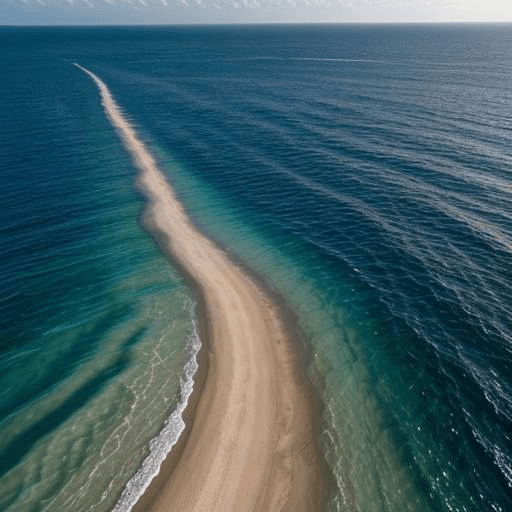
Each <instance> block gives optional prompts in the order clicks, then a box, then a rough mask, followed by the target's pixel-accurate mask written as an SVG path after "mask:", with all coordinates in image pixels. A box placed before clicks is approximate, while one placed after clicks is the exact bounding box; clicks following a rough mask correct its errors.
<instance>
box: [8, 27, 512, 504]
mask: <svg viewBox="0 0 512 512" xmlns="http://www.w3.org/2000/svg"><path fill="white" fill-rule="evenodd" d="M74 62H76V63H78V64H80V65H82V66H84V67H85V68H87V69H89V70H91V71H92V72H93V73H95V74H97V75H98V76H99V77H100V78H101V79H102V80H104V81H105V83H106V84H107V85H108V87H109V88H110V91H111V92H112V95H113V97H114V99H115V100H116V102H117V103H118V104H119V106H120V108H121V109H122V110H123V112H124V115H125V116H126V117H127V119H129V120H130V122H131V123H132V124H133V126H134V127H135V128H136V130H137V132H138V134H139V135H140V137H141V138H142V140H144V142H145V143H146V145H147V146H148V148H149V149H150V151H151V152H152V153H153V154H154V155H155V156H156V158H157V159H158V162H159V165H160V168H161V169H162V170H163V171H164V172H165V173H166V174H167V176H168V178H169V181H170V182H171V184H172V185H173V187H174V188H175V190H176V191H177V194H178V196H179V197H180V199H181V201H182V202H183V204H184V205H185V207H186V209H187V211H188V212H189V214H190V215H191V217H192V218H193V220H194V222H195V223H196V224H197V226H198V227H199V228H200V229H201V230H202V231H203V232H205V233H206V234H208V235H209V236H211V237H212V238H213V239H215V240H217V241H218V242H219V243H220V244H221V245H222V246H223V247H226V248H228V249H229V250H230V251H231V252H232V253H233V254H234V255H235V256H236V257H237V258H238V259H240V260H241V261H242V262H244V264H245V265H246V266H247V267H248V268H250V269H252V270H253V271H254V272H256V273H257V274H258V275H260V276H261V277H262V278H263V279H264V280H265V281H266V282H267V283H269V286H272V287H273V289H275V290H276V291H278V292H279V293H280V294H281V296H282V297H284V299H285V300H286V302H287V304H288V305H289V306H290V307H291V308H292V309H293V310H294V311H295V312H296V313H297V314H298V317H299V318H300V327H301V329H302V331H303V333H304V336H305V339H306V342H307V344H308V346H309V348H310V357H309V358H308V365H309V366H308V373H309V375H310V378H311V380H312V381H313V383H314V385H315V387H316V388H317V390H318V392H319V396H321V397H322V399H323V403H324V406H325V408H324V420H325V426H324V427H325V430H324V432H323V434H322V436H321V439H320V442H321V445H322V449H323V450H324V452H325V456H326V459H327V461H328V463H329V465H330V467H331V469H332V472H333V474H334V477H335V481H336V489H335V492H334V493H333V496H332V499H331V502H330V507H329V510H330V511H331V512H333V511H359V512H385V511H387V512H405V511H414V512H427V511H428V512H454V511H458V512H462V511H465V512H473V511H475V512H477V511H494V512H497V511H500V512H507V511H510V510H512V25H506V24H503V25H499V24H496V25H416V26H413V25H372V26H371V25H368V26H366V25H338V26H336V25H325V26H320V25H309V26H308V25H304V26H277V25H276V26H263V25H262V26H231V27H228V26H217V27H206V26H203V27H158V28H157V27H152V28H150V27H137V28H128V27H117V28H6V27H3V28H0V112H1V116H0V186H1V203H0V205H1V206H0V208H1V215H0V510H2V511H5V512H22V511H23V512H39V511H50V512H60V511H63V512H67V511H73V512H82V511H94V512H102V511H109V510H112V509H113V508H114V507H115V508H116V510H117V511H119V512H126V511H127V510H128V509H129V506H130V501H129V497H127V493H126V492H125V493H124V494H121V493H122V491H123V489H124V488H125V486H126V484H127V482H130V484H129V487H130V488H132V489H133V488H137V486H136V485H135V484H137V485H138V484H140V482H141V481H142V482H144V481H145V480H147V479H148V478H150V476H148V475H149V474H150V473H151V471H149V472H148V471H146V472H144V471H142V470H140V469H139V468H141V467H143V468H144V467H145V468H146V469H147V468H148V467H150V468H153V470H152V471H153V473H154V472H155V471H157V469H158V464H159V461H160V460H161V459H162V458H163V457H164V456H165V455H166V453H167V452H168V451H169V449H170V445H171V444H172V442H170V439H171V438H173V436H174V437H176V435H178V434H179V432H180V431H181V430H182V428H183V424H182V421H181V416H180V411H181V410H182V408H183V407H184V405H185V404H186V400H187V396H188V393H189V392H190V389H191V386H192V385H193V376H194V372H195V371H196V359H195V358H196V354H197V351H198V349H199V347H200V340H199V338H198V335H197V329H196V311H195V305H196V302H195V300H196V299H195V296H194V294H193V292H192V290H191V289H190V288H189V287H188V286H187V284H186V282H185V281H184V280H183V279H182V277H181V276H180V275H179V274H178V272H177V271H176V270H175V269H174V268H173V267H172V265H171V264H170V263H169V262H168V261H167V260H166V259H165V257H164V256H163V255H162V254H161V253H160V252H159V250H158V248H157V246H156V244H155V243H154V241H153V240H152V238H151V236H150V234H148V233H147V232H146V231H145V230H144V226H143V222H142V218H141V213H142V211H143V207H144V204H143V201H142V198H141V196H140V194H139V192H138V191H137V188H136V182H135V177H136V170H135V167H134V164H133V163H132V161H131V159H130V156H129V154H128V153H127V151H126V150H125V149H124V147H123V145H122V143H121V141H120V139H119V137H118V135H117V133H116V132H115V130H114V129H113V128H112V126H111V125H110V123H109V120H108V119H107V117H106V116H105V113H104V111H103V107H102V105H101V101H100V97H99V94H98V90H97V87H96V85H95V84H94V82H93V81H92V80H91V79H90V78H89V77H88V76H87V75H86V74H85V73H83V72H82V71H81V70H80V69H78V68H77V67H76V66H74V65H73V63H74ZM144 461H145V462H144ZM143 463H144V465H143ZM155 468H156V469H155ZM128 494H129V493H128ZM132 494H133V493H132Z"/></svg>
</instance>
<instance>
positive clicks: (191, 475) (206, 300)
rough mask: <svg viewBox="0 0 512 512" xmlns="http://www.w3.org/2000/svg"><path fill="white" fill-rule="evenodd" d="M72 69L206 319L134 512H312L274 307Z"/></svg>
mask: <svg viewBox="0 0 512 512" xmlns="http://www.w3.org/2000/svg"><path fill="white" fill-rule="evenodd" d="M77 66H78V65H77ZM78 67H80V69H82V70H83V71H84V72H86V73H87V74H89V76H91V78H93V80H94V81H95V82H96V84H97V85H98V87H99V89H100V91H101V96H102V102H103V105H104V107H105V110H106V112H107V114H108V116H109V118H110V120H111V122H112V124H113V125H114V126H115V127H116V128H117V130H118V131H119V133H120V135H121V137H122V139H123V141H124V143H125V145H126V147H127V149H128V150H129V151H130V152H131V153H132V155H133V157H134V159H135V163H136V165H137V167H138V168H139V169H140V177H139V184H140V186H141V188H142V189H143V190H144V191H145V194H146V195H147V198H148V200H149V216H150V221H151V224H152V228H153V229H154V230H156V231H157V232H158V233H159V240H160V243H161V245H162V246H163V249H164V250H165V251H166V252H167V253H168V254H171V255H172V257H173V259H174V261H176V262H177V263H178V264H179V265H180V266H181V268H182V269H183V271H184V272H185V273H186V274H187V276H188V277H189V279H191V280H192V281H193V282H194V283H195V285H196V287H197V289H198V290H199V291H200V294H201V298H202V302H203V307H204V309H205V314H206V326H207V329H206V331H205V333H206V334H207V336H208V338H209V344H208V345H207V350H208V352H207V353H204V354H203V355H202V359H203V362H202V371H203V374H202V375H201V378H202V379H203V381H202V383H201V386H200V389H201V392H200V393H198V394H197V396H195V399H194V403H192V404H190V407H191V408H193V412H194V414H193V418H192V417H191V415H190V414H189V418H188V420H189V427H188V430H187V432H186V433H185V435H183V438H182V440H181V444H180V446H178V447H176V450H174V449H173V452H174V453H171V455H170V458H169V462H168V464H167V466H166V467H165V470H164V471H161V475H160V477H159V478H158V479H157V481H156V482H155V483H154V484H153V485H152V486H151V487H150V489H149V490H148V491H147V492H146V494H145V495H144V496H143V498H142V500H140V502H139V505H138V507H137V508H138V509H140V510H150V511H155V512H156V511H171V510H172V511H208V512H210V511H219V512H230V511H236V512H243V511H265V512H270V511H293V512H300V511H306V510H307V511H315V512H317V511H320V510H322V508H323V507H324V505H325V498H326V492H325V491H326V486H325V482H324V478H323V476H324V475H323V474H322V471H321V467H322V462H321V461H322V459H321V456H320V454H319V451H318V448H317V444H316V439H315V434H316V433H315V431H314V424H313V419H314V418H313V415H312V410H313V405H314V404H313V402H312V399H311V394H310V392H309V389H308V386H307V385H306V383H305V382H304V381H303V380H302V379H301V378H300V377H299V374H298V372H297V364H296V363H297V361H296V359H297V356H296V353H295V351H294V350H293V347H292V344H291V339H290V336H289V334H288V331H287V329H286V328H285V326H284V324H283V321H282V315H281V313H280V311H279V309H278V307H277V306H276V305H275V304H274V303H273V302H272V300H271V299H270V297H269V296H268V295H267V294H266V293H265V292H264V290H263V289H262V288H261V287H260V286H259V285H258V284H257V283H256V282H255V281H254V280H252V279H251V278H250V277H249V276H248V275H246V274H245V273H244V272H243V271H242V270H241V269H240V268H239V267H238V266H236V265H235V264H233V262H232V261H231V260H230V259H229V257H228V256H227V255H226V254H225V253H224V252H223V251H222V250H221V249H219V248H218V247H217V246H216V245H215V244H214V243H212V242H211V241H210V240H209V239H208V238H206V237H205V236H204V235H202V234H201V233H200V232H199V231H198V230H197V229H196V228H195V227H194V226H193V225H192V224H191V222H190V221H189V219H188V217H187V215H186V213H185V211H184V210H183V208H182V206H181V204H180V203H179V202H178V201H177V199H176V197H175V194H174V192H173V190H172V189H171V187H170V186H169V184H168V183H167V182H166V180H165V178H164V176H163V174H162V173H161V172H160V171H159V170H158V168H157V165H156V163H155V161H154V159H153V157H152V156H151V155H150V154H149V153H148V151H147V150H146V149H145V147H144V145H143V144H142V142H141V141H140V140H139V139H138V138H137V135H136V133H135V131H134V130H133V128H131V126H130V125H129V124H128V123H127V122H126V120H125V119H124V118H123V116H122V114H121V112H120V110H119V108H118V107H117V105H116V104H115V102H114V101H113V99H112V97H111V95H110V93H109V91H108V89H107V87H106V85H105V84H104V83H103V82H102V81H101V80H100V79H99V78H98V77H97V76H96V75H94V74H93V73H91V72H90V71H88V70H86V69H85V68H82V67H81V66H78ZM206 368H207V371H206ZM200 371H201V370H200ZM189 412H190V411H189Z"/></svg>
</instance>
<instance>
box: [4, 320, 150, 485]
mask: <svg viewBox="0 0 512 512" xmlns="http://www.w3.org/2000/svg"><path fill="white" fill-rule="evenodd" d="M144 332H145V329H140V330H139V331H138V332H136V333H134V334H133V335H132V336H130V337H129V338H128V339H127V340H126V341H125V342H124V344H123V349H124V350H122V351H121V353H120V354H119V355H118V356H117V357H116V359H115V360H114V361H113V362H112V364H110V365H109V366H108V367H107V368H105V369H104V370H102V371H101V372H99V373H97V375H95V376H94V377H93V378H92V379H90V380H89V381H88V382H87V383H86V384H84V385H83V386H81V387H80V388H79V389H77V390H76V391H75V392H74V393H73V394H72V395H71V396H70V397H69V398H67V399H66V401H65V402H63V403H62V404H61V405H60V406H59V407H58V408H57V409H55V410H54V411H52V412H51V413H50V414H48V415H47V416H45V417H44V418H43V419H42V420H40V421H38V422H37V423H35V424H34V425H33V426H31V427H30V428H29V429H28V430H26V431H25V432H23V434H21V435H19V436H18V437H17V438H15V439H14V440H13V441H12V442H11V443H10V444H9V446H8V447H7V448H6V449H5V450H4V451H3V452H2V454H1V463H0V476H1V475H4V474H5V473H6V472H7V471H9V470H10V469H12V468H13V467H14V466H16V464H18V463H19V462H20V461H21V460H22V458H23V457H24V456H25V455H26V454H27V453H28V452H29V451H30V450H31V448H32V447H33V446H34V445H35V444H36V443H37V442H38V441H39V440H40V439H42V438H43V437H44V436H46V435H47V434H49V433H50V432H53V431H54V430H55V429H56V428H57V427H59V426H60V425H62V424H63V423H64V422H65V421H66V420H68V419H69V418H70V417H71V416H72V415H73V414H74V413H75V412H76V411H77V410H79V409H80V408H82V407H84V406H86V405H87V403H88V402H89V401H90V400H92V398H94V397H95V396H96V395H97V394H98V392H100V391H101V389H102V388H103V387H104V386H105V385H107V384H108V383H109V382H111V381H112V379H114V378H115V377H116V376H118V375H120V374H121V373H122V372H123V370H125V369H126V368H127V367H128V365H129V364H130V359H131V355H130V350H129V349H130V347H132V346H133V345H134V344H135V343H137V342H138V341H139V340H140V339H141V338H142V337H143V335H144Z"/></svg>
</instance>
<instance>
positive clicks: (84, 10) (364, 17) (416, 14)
mask: <svg viewBox="0 0 512 512" xmlns="http://www.w3.org/2000/svg"><path fill="white" fill-rule="evenodd" d="M454 21H455V22H489V21H506V22H512V0H0V26H6V25H132V24H166V25H172V24H196V23H201V24H204V23H208V24H209V23H288V22H296V23H304V22H318V23H321V22H330V23H354V22H355V23H386V22H395V23H396V22H454Z"/></svg>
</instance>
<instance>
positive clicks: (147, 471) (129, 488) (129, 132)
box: [74, 63, 201, 512]
mask: <svg viewBox="0 0 512 512" xmlns="http://www.w3.org/2000/svg"><path fill="white" fill-rule="evenodd" d="M74 65H75V66H76V67H78V68H79V69H81V70H82V71H83V72H84V73H87V75H89V76H90V77H91V78H92V79H93V80H94V82H95V83H96V85H97V86H98V88H99V90H100V93H101V99H102V104H103V106H104V108H105V112H106V114H107V116H108V118H109V120H110V121H111V123H112V125H113V126H114V127H115V128H116V129H117V130H119V132H120V135H121V137H122V138H123V141H124V142H125V145H126V147H127V149H128V150H129V151H130V152H131V154H132V155H133V157H134V159H135V161H136V162H137V164H138V166H139V167H140V168H141V171H142V172H143V173H144V172H145V171H147V170H148V168H149V169H150V171H157V169H156V168H155V162H154V160H153V158H152V157H151V156H150V154H149V152H148V151H147V149H146V148H145V147H144V145H143V144H142V142H141V141H140V140H139V139H138V137H137V134H136V132H135V130H134V129H133V128H132V127H131V126H130V124H129V123H128V121H127V120H126V119H125V117H124V116H123V115H122V113H121V109H120V108H119V107H118V106H117V104H116V102H115V101H114V99H113V98H112V95H111V93H110V91H109V89H108V87H107V85H106V84H105V83H104V82H103V80H101V79H100V78H99V77H98V76H97V75H95V74H94V73H92V72H91V71H89V70H88V69H86V68H84V67H82V66H80V65H79V64H77V63H74ZM193 326H194V327H193V332H192V334H191V335H190V337H189V338H188V340H187V351H188V360H187V362H186V364H185V366H184V369H183V376H182V377H181V379H180V401H179V403H178V404H177V406H176V409H175V410H174V412H173V413H172V414H171V416H170V417H169V418H168V419H167V421H166V422H165V424H164V427H163V428H162V430H161V431H160V433H159V434H158V435H157V436H156V437H155V438H153V439H152V440H151V441H150V444H149V450H150V453H149V455H148V456H147V457H146V459H145V460H144V462H143V463H142V466H141V467H140V469H139V470H138V471H137V473H135V475H134V476H133V477H132V479H131V480H129V481H128V483H127V484H126V487H125V489H124V491H123V492H122V494H121V497H120V499H119V501H118V502H117V504H116V506H115V507H114V509H113V510H114V512H128V511H129V510H131V509H132V507H133V506H134V505H135V504H136V503H137V501H138V499H139V498H140V497H141V496H142V494H143V493H144V491H145V490H146V489H147V488H148V487H149V485H150V483H151V481H152V480H153V478H155V477H156V476H157V475H158V473H159V472H160V467H161V465H162V463H163V462H164V460H165V458H166V457H167V455H168V454H169V452H170V451H171V449H172V447H173V446H174V445H175V444H176V442H177V441H178V439H179V437H180V435H181V433H182V432H183V431H184V430H185V422H184V421H183V412H184V411H185V409H186V407H187V405H188V401H189V398H190V396H191V394H192V392H193V390H194V376H195V373H196V371H197V369H198V363H197V354H198V353H199V350H200V348H201V341H200V339H199V333H198V328H197V323H196V321H195V320H194V321H193Z"/></svg>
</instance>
